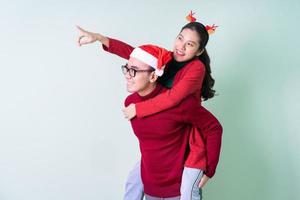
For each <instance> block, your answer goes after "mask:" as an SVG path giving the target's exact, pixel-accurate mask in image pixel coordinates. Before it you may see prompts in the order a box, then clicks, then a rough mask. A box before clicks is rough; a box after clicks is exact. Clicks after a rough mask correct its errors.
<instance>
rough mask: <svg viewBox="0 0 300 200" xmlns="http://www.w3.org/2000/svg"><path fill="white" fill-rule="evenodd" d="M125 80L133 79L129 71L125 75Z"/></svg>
mask: <svg viewBox="0 0 300 200" xmlns="http://www.w3.org/2000/svg"><path fill="white" fill-rule="evenodd" d="M124 76H125V78H126V79H131V78H132V77H131V76H130V74H129V71H127V72H126V73H125V74H124Z"/></svg>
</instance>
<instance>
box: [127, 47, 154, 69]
mask: <svg viewBox="0 0 300 200" xmlns="http://www.w3.org/2000/svg"><path fill="white" fill-rule="evenodd" d="M130 57H133V58H136V59H139V60H140V61H142V62H144V63H146V64H147V65H150V66H151V67H153V68H155V69H157V58H156V57H154V56H153V55H151V54H150V53H148V52H146V51H144V50H143V49H141V48H139V47H137V48H135V49H134V50H133V51H132V52H131V54H130Z"/></svg>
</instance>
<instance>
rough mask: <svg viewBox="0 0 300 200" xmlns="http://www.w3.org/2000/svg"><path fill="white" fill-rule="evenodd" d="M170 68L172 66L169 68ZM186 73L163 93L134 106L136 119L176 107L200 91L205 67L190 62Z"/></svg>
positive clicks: (201, 64) (200, 63)
mask: <svg viewBox="0 0 300 200" xmlns="http://www.w3.org/2000/svg"><path fill="white" fill-rule="evenodd" d="M170 67H172V66H170ZM185 67H187V68H188V70H186V73H185V74H183V76H182V78H181V79H180V80H179V81H178V82H177V83H174V86H173V87H172V88H171V89H169V90H167V91H166V92H164V93H161V94H159V95H157V96H156V97H154V98H152V99H149V100H147V101H143V102H139V103H137V104H135V108H136V114H137V117H145V116H149V115H152V114H155V113H158V112H160V111H163V110H166V109H169V108H172V107H174V106H176V105H178V104H179V103H180V102H181V101H182V100H183V99H184V98H185V97H187V96H188V95H190V94H193V93H195V92H196V91H198V90H199V91H200V89H201V87H202V81H203V79H204V75H205V67H204V65H203V63H202V62H193V61H191V62H190V63H189V64H187V66H185Z"/></svg>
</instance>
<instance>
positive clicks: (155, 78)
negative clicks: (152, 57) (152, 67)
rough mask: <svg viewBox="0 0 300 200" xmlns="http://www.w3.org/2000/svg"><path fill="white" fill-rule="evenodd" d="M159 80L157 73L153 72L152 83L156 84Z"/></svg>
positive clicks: (151, 75)
mask: <svg viewBox="0 0 300 200" xmlns="http://www.w3.org/2000/svg"><path fill="white" fill-rule="evenodd" d="M157 79H158V76H157V75H156V74H155V71H153V72H151V74H150V83H154V82H156V81H157Z"/></svg>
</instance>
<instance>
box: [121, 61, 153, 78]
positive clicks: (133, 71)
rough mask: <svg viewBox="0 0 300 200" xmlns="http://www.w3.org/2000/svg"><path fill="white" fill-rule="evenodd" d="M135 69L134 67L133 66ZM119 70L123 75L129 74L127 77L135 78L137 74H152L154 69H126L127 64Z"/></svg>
mask: <svg viewBox="0 0 300 200" xmlns="http://www.w3.org/2000/svg"><path fill="white" fill-rule="evenodd" d="M133 67H136V66H133ZM121 70H122V72H123V74H124V75H125V74H126V73H129V76H131V77H135V76H136V73H137V72H153V71H155V69H134V68H128V64H125V65H122V66H121Z"/></svg>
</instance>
